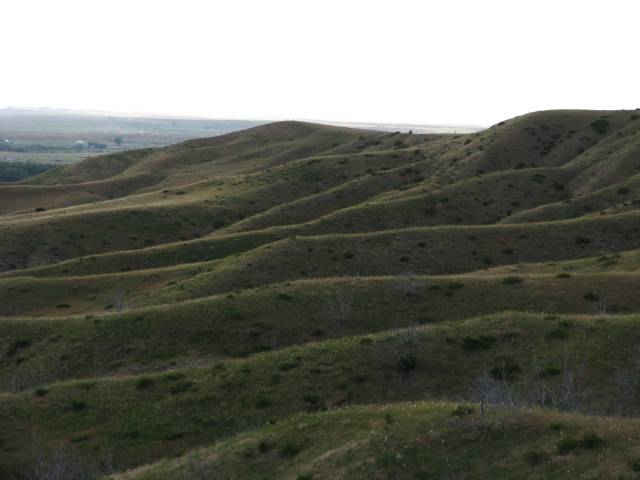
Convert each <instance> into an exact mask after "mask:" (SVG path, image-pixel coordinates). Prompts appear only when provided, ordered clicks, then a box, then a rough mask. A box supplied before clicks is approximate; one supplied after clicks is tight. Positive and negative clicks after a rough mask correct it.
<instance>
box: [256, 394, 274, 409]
mask: <svg viewBox="0 0 640 480" xmlns="http://www.w3.org/2000/svg"><path fill="white" fill-rule="evenodd" d="M270 406H271V400H269V399H268V398H267V397H265V396H262V395H261V396H259V397H258V398H257V399H256V408H259V409H261V410H264V409H265V408H269V407H270Z"/></svg>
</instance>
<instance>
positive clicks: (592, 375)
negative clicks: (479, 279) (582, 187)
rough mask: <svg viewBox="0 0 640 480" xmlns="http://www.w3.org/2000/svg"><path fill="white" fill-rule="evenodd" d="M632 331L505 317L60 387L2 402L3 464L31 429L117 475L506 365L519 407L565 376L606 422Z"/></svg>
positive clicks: (455, 391)
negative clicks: (71, 443) (106, 455)
mask: <svg viewBox="0 0 640 480" xmlns="http://www.w3.org/2000/svg"><path fill="white" fill-rule="evenodd" d="M637 322H638V318H637V317H634V316H631V317H606V316H604V317H571V316H569V317H558V316H550V317H548V316H535V315H524V314H515V313H514V314H502V315H497V316H492V317H483V318H479V319H475V320H469V321H463V322H445V323H442V324H437V325H432V326H426V327H420V328H419V329H418V330H417V331H416V332H415V333H412V331H396V332H393V333H382V334H379V335H365V336H360V337H358V336H352V337H348V338H342V339H337V340H327V341H323V342H318V343H311V344H306V345H304V346H299V347H293V348H289V349H284V350H280V351H275V352H266V353H258V354H254V355H252V356H250V357H248V358H247V359H238V360H224V361H223V360H220V361H217V362H215V363H214V365H212V366H209V367H203V368H193V367H192V368H186V369H181V370H178V371H174V372H173V373H158V374H150V373H148V374H145V375H144V377H145V378H149V379H151V380H152V382H151V384H150V385H149V386H148V387H147V388H140V381H141V380H140V379H141V377H128V378H111V379H104V378H102V379H99V378H94V379H87V380H83V381H75V382H66V383H53V384H50V385H48V386H47V390H48V393H47V394H46V395H44V396H42V395H40V396H39V395H36V394H35V392H34V391H26V392H24V393H20V394H5V395H4V396H2V397H0V416H1V417H2V418H3V419H5V420H4V421H3V423H4V425H6V427H5V433H4V436H3V444H4V445H5V446H6V448H5V450H4V451H3V452H2V453H1V454H0V459H1V460H2V462H1V463H2V464H4V465H7V466H13V468H16V467H17V466H18V465H20V464H21V462H22V461H24V459H25V457H24V455H27V454H28V450H27V445H28V444H29V442H31V441H32V437H31V435H30V434H29V433H28V432H29V431H30V426H33V425H36V426H37V437H38V439H39V441H40V442H42V443H43V445H44V447H43V448H45V447H47V446H53V445H55V442H57V441H59V439H60V438H65V439H68V438H75V437H77V436H79V435H82V434H87V432H90V439H89V440H87V441H86V442H83V443H82V444H80V445H77V447H76V448H75V450H77V452H78V453H79V454H80V455H81V456H83V457H84V458H86V459H87V461H94V460H95V461H97V460H99V458H100V455H101V452H102V451H104V450H106V451H109V452H110V453H111V454H112V455H113V461H114V462H115V464H116V465H118V466H119V467H123V466H128V465H135V464H139V463H141V462H142V463H144V462H150V461H153V460H155V459H158V458H161V457H162V456H164V455H168V454H169V453H170V452H172V451H174V449H175V448H176V447H177V444H176V443H175V442H174V441H172V440H168V438H171V437H172V436H173V435H175V434H176V433H180V434H181V437H180V442H179V445H180V446H181V447H182V448H187V447H195V446H199V445H204V444H207V443H211V442H213V441H216V440H217V439H219V438H221V437H223V436H225V435H230V434H235V433H239V432H241V431H243V430H247V429H253V428H257V427H260V426H262V425H264V424H265V423H266V422H269V421H272V420H277V419H283V418H285V417H286V416H288V415H290V414H291V413H294V412H304V411H310V410H311V411H317V410H323V409H325V408H328V409H335V408H341V407H344V406H347V405H358V404H369V403H376V404H383V403H387V402H395V401H409V400H420V399H444V398H447V397H449V398H450V397H454V398H470V396H471V390H470V388H471V385H472V384H473V381H474V379H476V378H477V377H479V376H482V375H483V374H484V372H486V371H488V370H489V371H490V370H491V369H494V368H495V369H499V368H501V365H503V363H504V362H505V361H508V362H509V364H513V365H517V366H518V370H517V373H516V374H515V377H514V385H515V387H514V388H517V390H518V391H519V392H520V393H521V395H522V396H523V398H524V397H526V396H527V395H528V393H529V392H530V391H531V389H532V388H534V386H535V383H534V380H535V378H536V377H535V376H536V374H537V372H538V370H539V369H546V371H548V372H551V371H552V367H553V368H555V369H560V370H562V369H564V368H568V369H570V371H571V372H572V373H573V374H575V375H576V376H577V378H578V379H579V382H580V383H581V384H584V385H586V386H587V387H588V389H587V390H588V392H589V394H588V396H587V398H586V399H585V403H584V404H583V405H582V409H584V410H585V411H589V412H599V413H609V412H612V411H615V409H616V408H618V407H619V406H621V405H623V403H624V402H622V401H621V400H620V396H619V390H618V389H619V386H618V385H617V383H616V372H624V371H631V369H633V358H632V355H631V352H633V351H634V348H635V344H636V336H635V332H636V329H637ZM557 331H562V332H564V333H563V335H562V336H560V335H556V334H555V332H557ZM407 334H410V335H414V337H413V338H415V346H414V350H413V351H414V355H415V357H416V364H415V368H413V369H412V370H410V371H409V372H407V371H405V370H403V369H402V368H400V366H399V364H398V357H397V355H396V352H397V349H398V348H400V349H401V351H402V348H403V347H402V344H403V343H402V342H403V340H402V339H403V338H406V337H405V336H406V335H407ZM474 339H476V340H475V341H474ZM489 339H491V341H489ZM472 344H473V345H474V346H473V347H471V345H472ZM27 348H29V347H27ZM549 375H550V376H548V377H546V382H547V386H548V387H549V388H560V387H559V386H557V385H558V383H559V382H560V381H561V379H562V378H563V376H562V374H557V373H553V374H551V373H550V374H549ZM265 399H266V400H267V402H265V401H264V400H265ZM74 402H82V403H80V404H78V403H74ZM618 402H621V403H618ZM74 405H82V408H75V407H74ZM96 446H99V447H100V450H95V447H96Z"/></svg>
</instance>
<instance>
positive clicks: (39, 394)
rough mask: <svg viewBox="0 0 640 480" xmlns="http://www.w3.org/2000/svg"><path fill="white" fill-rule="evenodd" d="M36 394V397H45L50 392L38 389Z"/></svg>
mask: <svg viewBox="0 0 640 480" xmlns="http://www.w3.org/2000/svg"><path fill="white" fill-rule="evenodd" d="M34 393H35V395H36V397H44V396H45V395H46V394H47V393H49V390H47V389H46V388H36V391H35V392H34Z"/></svg>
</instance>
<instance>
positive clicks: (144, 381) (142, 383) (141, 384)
mask: <svg viewBox="0 0 640 480" xmlns="http://www.w3.org/2000/svg"><path fill="white" fill-rule="evenodd" d="M152 385H153V379H152V378H149V377H140V378H139V379H138V380H136V388H137V389H138V390H142V389H144V388H149V387H151V386H152Z"/></svg>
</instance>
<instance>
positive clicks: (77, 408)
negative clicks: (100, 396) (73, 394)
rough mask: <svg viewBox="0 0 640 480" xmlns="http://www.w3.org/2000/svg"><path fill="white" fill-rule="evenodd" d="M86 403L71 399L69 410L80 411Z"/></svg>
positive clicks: (84, 408)
mask: <svg viewBox="0 0 640 480" xmlns="http://www.w3.org/2000/svg"><path fill="white" fill-rule="evenodd" d="M86 408H87V403H86V402H84V401H82V400H72V401H71V410H72V411H74V412H81V411H82V410H86Z"/></svg>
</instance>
